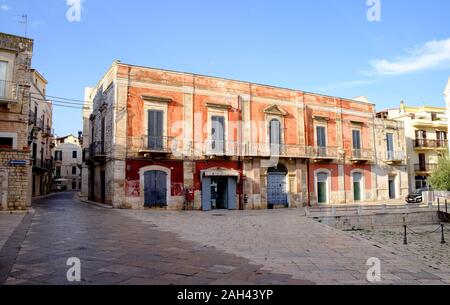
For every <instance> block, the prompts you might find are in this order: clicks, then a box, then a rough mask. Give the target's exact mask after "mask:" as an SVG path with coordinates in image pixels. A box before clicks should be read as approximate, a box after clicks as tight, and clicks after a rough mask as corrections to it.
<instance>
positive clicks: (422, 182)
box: [416, 176, 428, 190]
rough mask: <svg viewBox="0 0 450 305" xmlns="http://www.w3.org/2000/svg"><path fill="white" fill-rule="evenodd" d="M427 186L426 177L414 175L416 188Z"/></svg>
mask: <svg viewBox="0 0 450 305" xmlns="http://www.w3.org/2000/svg"><path fill="white" fill-rule="evenodd" d="M427 187H428V181H427V177H423V176H417V177H416V190H418V189H423V188H427Z"/></svg>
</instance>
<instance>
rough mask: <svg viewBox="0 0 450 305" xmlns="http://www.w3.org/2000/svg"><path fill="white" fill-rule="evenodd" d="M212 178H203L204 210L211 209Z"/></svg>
mask: <svg viewBox="0 0 450 305" xmlns="http://www.w3.org/2000/svg"><path fill="white" fill-rule="evenodd" d="M211 209H212V206H211V178H208V177H204V178H203V179H202V210H203V211H211Z"/></svg>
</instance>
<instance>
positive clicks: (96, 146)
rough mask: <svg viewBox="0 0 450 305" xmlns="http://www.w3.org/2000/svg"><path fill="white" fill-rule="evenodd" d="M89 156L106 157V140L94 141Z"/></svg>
mask: <svg viewBox="0 0 450 305" xmlns="http://www.w3.org/2000/svg"><path fill="white" fill-rule="evenodd" d="M89 156H90V157H91V158H94V157H106V150H105V142H104V141H97V142H94V143H92V144H91V145H90V146H89Z"/></svg>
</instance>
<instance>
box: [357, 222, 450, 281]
mask: <svg viewBox="0 0 450 305" xmlns="http://www.w3.org/2000/svg"><path fill="white" fill-rule="evenodd" d="M436 229H438V230H437V231H436ZM411 230H412V231H411ZM411 230H409V229H408V230H407V241H408V244H407V245H404V244H403V239H404V231H403V228H390V229H384V230H374V231H352V232H350V233H351V234H354V235H356V236H360V237H362V238H365V239H367V240H369V241H374V242H377V243H382V244H384V245H387V246H389V247H391V248H393V249H395V251H396V252H397V253H399V254H401V255H403V256H415V257H418V258H420V259H422V260H424V261H425V262H427V263H428V264H430V265H433V266H434V267H435V268H437V269H441V268H442V269H448V268H450V224H445V231H444V239H445V240H446V243H445V244H441V230H440V229H439V226H438V225H430V226H411ZM446 282H447V283H449V284H450V281H449V280H447V281H446Z"/></svg>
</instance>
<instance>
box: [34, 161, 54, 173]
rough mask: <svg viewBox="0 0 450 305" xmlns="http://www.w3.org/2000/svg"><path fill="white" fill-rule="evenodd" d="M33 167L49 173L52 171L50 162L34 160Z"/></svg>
mask: <svg viewBox="0 0 450 305" xmlns="http://www.w3.org/2000/svg"><path fill="white" fill-rule="evenodd" d="M33 167H34V168H36V169H41V170H46V171H51V170H52V169H53V162H52V160H43V159H39V158H35V159H33Z"/></svg>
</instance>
